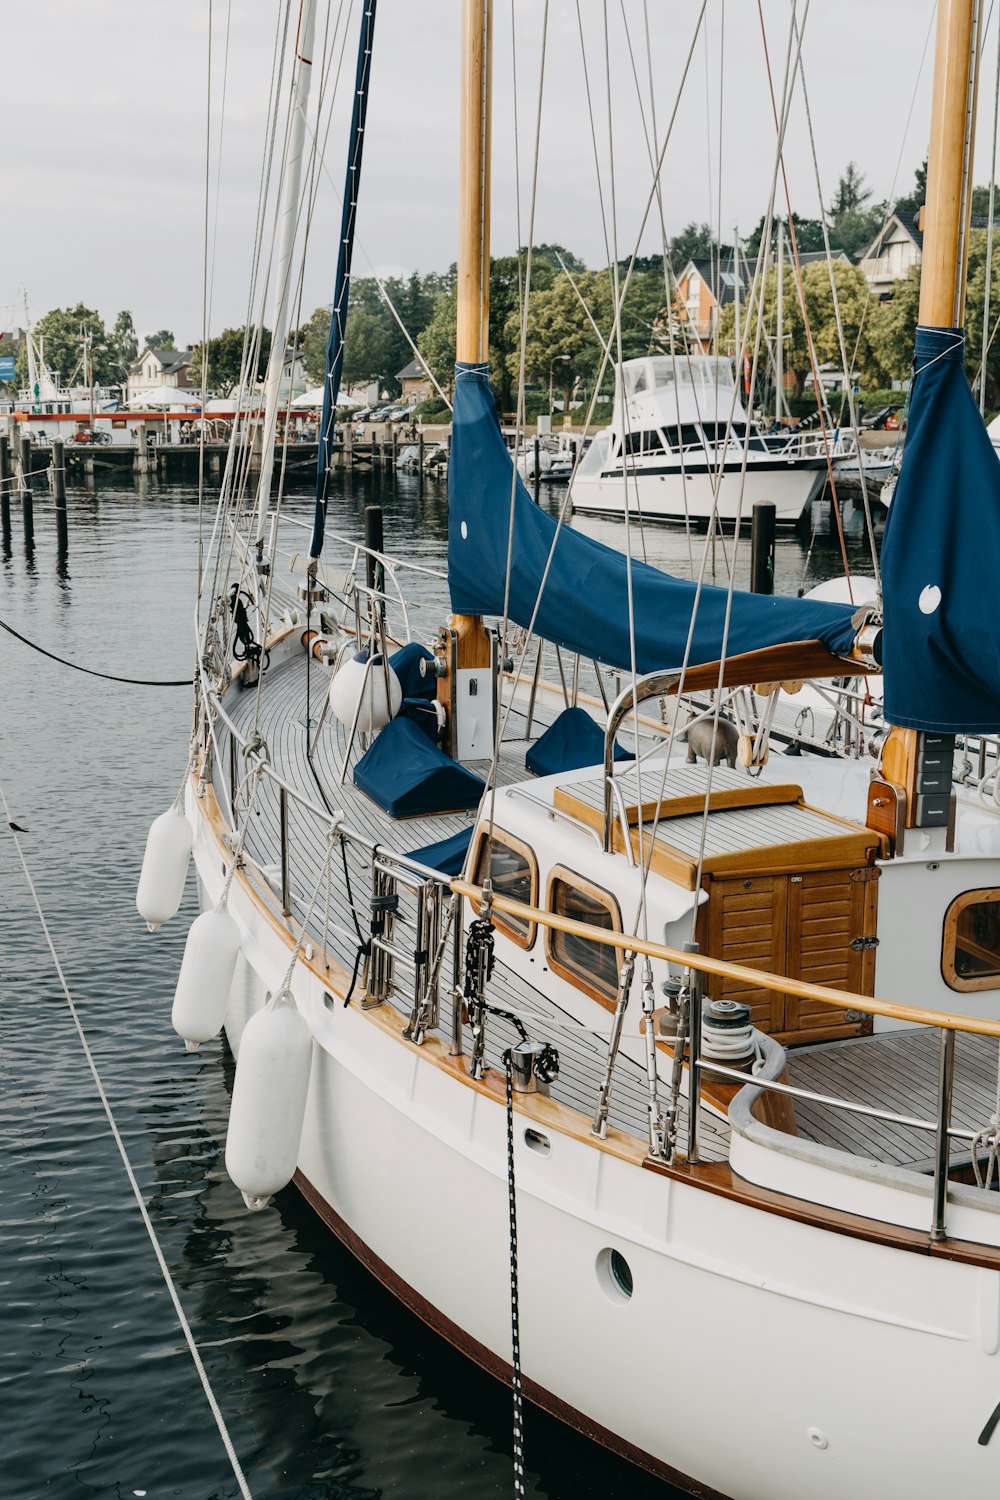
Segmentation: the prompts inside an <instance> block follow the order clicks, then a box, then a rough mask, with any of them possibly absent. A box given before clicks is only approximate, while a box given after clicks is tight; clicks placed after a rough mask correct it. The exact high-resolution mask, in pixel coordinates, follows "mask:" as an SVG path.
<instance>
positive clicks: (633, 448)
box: [625, 427, 663, 453]
mask: <svg viewBox="0 0 1000 1500" xmlns="http://www.w3.org/2000/svg"><path fill="white" fill-rule="evenodd" d="M625 452H626V453H662V452H663V444H662V443H661V441H660V434H659V432H658V431H657V429H656V428H655V427H654V428H653V429H652V430H651V431H650V432H630V433H628V434H627V435H626V438H625Z"/></svg>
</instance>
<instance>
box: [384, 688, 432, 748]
mask: <svg viewBox="0 0 1000 1500" xmlns="http://www.w3.org/2000/svg"><path fill="white" fill-rule="evenodd" d="M394 717H395V718H397V719H409V720H411V722H412V723H414V724H416V725H417V727H418V729H419V730H420V732H421V734H426V736H427V738H428V739H429V740H430V742H431V744H432V745H436V744H437V742H438V733H439V730H438V716H437V710H436V709H435V707H434V704H433V703H429V702H428V701H427V699H426V698H404V699H403V701H402V703H401V704H400V706H399V712H398V713H397V714H395V715H394Z"/></svg>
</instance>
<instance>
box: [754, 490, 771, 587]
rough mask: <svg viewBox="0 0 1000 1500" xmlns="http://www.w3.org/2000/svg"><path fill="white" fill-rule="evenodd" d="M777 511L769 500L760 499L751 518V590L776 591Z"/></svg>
mask: <svg viewBox="0 0 1000 1500" xmlns="http://www.w3.org/2000/svg"><path fill="white" fill-rule="evenodd" d="M776 514H777V512H776V510H775V507H774V506H773V505H772V504H771V503H770V501H768V500H760V501H758V502H757V504H756V505H755V506H754V508H753V515H752V516H751V519H750V592H751V593H753V594H773V593H774V525H775V516H776Z"/></svg>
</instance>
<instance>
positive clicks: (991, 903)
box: [941, 886, 1000, 990]
mask: <svg viewBox="0 0 1000 1500" xmlns="http://www.w3.org/2000/svg"><path fill="white" fill-rule="evenodd" d="M941 972H942V974H943V975H944V980H945V983H946V984H947V985H949V986H950V988H951V989H953V990H996V989H1000V887H997V886H992V887H988V888H986V889H985V890H978V891H963V892H962V894H961V896H956V898H955V900H954V901H953V902H952V903H951V905H950V906H949V908H948V910H947V912H946V913H945V918H944V943H943V946H942V952H941Z"/></svg>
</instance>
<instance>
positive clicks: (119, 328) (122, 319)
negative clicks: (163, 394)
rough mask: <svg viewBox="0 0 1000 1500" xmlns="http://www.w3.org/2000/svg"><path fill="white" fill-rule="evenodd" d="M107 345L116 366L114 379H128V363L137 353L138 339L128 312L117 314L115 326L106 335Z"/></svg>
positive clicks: (121, 380)
mask: <svg viewBox="0 0 1000 1500" xmlns="http://www.w3.org/2000/svg"><path fill="white" fill-rule="evenodd" d="M108 346H109V348H110V350H111V353H112V356H113V358H114V362H115V365H116V366H117V376H116V379H117V381H118V383H123V382H124V381H126V380H127V379H128V371H129V365H130V364H131V363H132V361H133V360H134V359H135V358H136V357H137V355H138V353H139V340H138V339H137V337H136V333H135V323H134V322H133V321H132V314H131V313H130V312H120V313H119V314H118V316H117V318H116V319H115V326H114V327H113V328H112V330H111V332H110V334H109V335H108Z"/></svg>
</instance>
